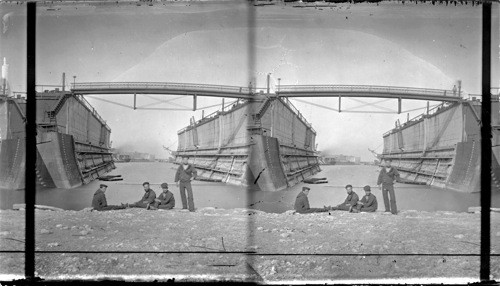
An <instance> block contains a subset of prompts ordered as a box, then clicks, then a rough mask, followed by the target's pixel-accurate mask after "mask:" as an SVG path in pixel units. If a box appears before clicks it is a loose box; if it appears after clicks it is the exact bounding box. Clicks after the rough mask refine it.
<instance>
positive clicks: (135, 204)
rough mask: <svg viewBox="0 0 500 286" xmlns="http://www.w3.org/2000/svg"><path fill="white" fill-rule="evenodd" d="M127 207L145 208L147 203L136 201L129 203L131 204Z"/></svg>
mask: <svg viewBox="0 0 500 286" xmlns="http://www.w3.org/2000/svg"><path fill="white" fill-rule="evenodd" d="M129 207H131V208H143V209H145V208H147V207H148V204H145V203H143V202H142V201H141V202H137V203H134V204H131V205H129Z"/></svg>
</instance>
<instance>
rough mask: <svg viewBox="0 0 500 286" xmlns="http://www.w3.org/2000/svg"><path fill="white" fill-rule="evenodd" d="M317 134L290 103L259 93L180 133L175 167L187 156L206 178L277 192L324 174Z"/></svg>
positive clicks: (193, 123)
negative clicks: (320, 163) (316, 147)
mask: <svg viewBox="0 0 500 286" xmlns="http://www.w3.org/2000/svg"><path fill="white" fill-rule="evenodd" d="M315 138H316V131H315V130H314V129H313V128H312V126H311V125H310V124H309V123H308V122H307V121H306V120H305V118H303V116H302V115H301V114H300V112H298V110H297V109H296V108H295V107H294V106H293V105H292V104H291V103H290V102H289V101H288V100H284V99H281V98H278V97H276V96H272V95H271V96H265V95H263V94H260V95H259V94H256V99H255V100H239V101H238V102H236V103H234V104H232V105H231V106H227V107H224V108H223V109H222V110H220V111H217V112H216V113H214V114H212V115H209V116H207V117H204V118H202V119H201V120H199V121H194V120H191V124H190V125H189V126H187V127H185V128H183V129H182V130H180V131H179V132H178V142H179V145H178V148H177V152H176V163H180V161H181V157H184V156H186V157H188V159H189V162H190V163H192V164H194V166H195V167H196V168H197V170H198V175H199V177H200V178H201V179H203V180H212V181H220V182H225V183H230V184H236V185H243V186H251V187H256V188H257V189H260V190H264V191H277V190H282V189H285V188H287V187H290V186H293V185H295V184H297V183H299V182H301V181H303V180H304V179H306V178H308V177H310V176H312V175H314V174H316V173H318V172H319V171H320V167H319V163H318V156H317V153H316V150H315Z"/></svg>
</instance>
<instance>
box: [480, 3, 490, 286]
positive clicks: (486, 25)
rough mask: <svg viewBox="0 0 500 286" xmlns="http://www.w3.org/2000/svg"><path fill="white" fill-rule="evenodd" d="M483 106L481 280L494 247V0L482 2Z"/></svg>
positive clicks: (487, 275) (487, 272)
mask: <svg viewBox="0 0 500 286" xmlns="http://www.w3.org/2000/svg"><path fill="white" fill-rule="evenodd" d="M482 8H483V17H482V18H483V27H482V34H483V45H482V85H481V89H482V96H483V100H482V107H481V123H482V124H481V264H480V270H479V277H480V279H481V281H483V282H484V281H489V280H490V251H491V249H490V248H491V240H490V239H491V238H490V231H491V220H490V208H491V137H492V136H491V2H489V1H485V2H484V3H483V7H482Z"/></svg>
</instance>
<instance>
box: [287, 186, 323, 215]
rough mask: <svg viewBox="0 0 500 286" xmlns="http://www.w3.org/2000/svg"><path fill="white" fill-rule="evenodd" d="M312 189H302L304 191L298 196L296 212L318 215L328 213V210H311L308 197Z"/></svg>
mask: <svg viewBox="0 0 500 286" xmlns="http://www.w3.org/2000/svg"><path fill="white" fill-rule="evenodd" d="M309 190H310V188H308V187H302V191H301V192H300V193H299V194H298V195H297V198H296V199H295V210H296V211H297V212H298V213H303V214H305V213H316V212H326V211H328V209H326V208H310V207H309V199H308V198H307V195H309Z"/></svg>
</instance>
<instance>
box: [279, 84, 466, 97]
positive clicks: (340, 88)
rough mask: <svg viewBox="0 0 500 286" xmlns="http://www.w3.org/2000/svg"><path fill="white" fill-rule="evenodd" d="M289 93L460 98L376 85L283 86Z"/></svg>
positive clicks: (450, 93) (443, 92)
mask: <svg viewBox="0 0 500 286" xmlns="http://www.w3.org/2000/svg"><path fill="white" fill-rule="evenodd" d="M287 92H373V93H393V94H394V93H396V94H422V95H424V94H425V95H435V96H443V95H444V96H450V97H452V96H454V97H457V96H458V91H453V90H445V89H430V88H415V87H394V86H376V85H281V86H280V89H279V92H278V94H279V93H287Z"/></svg>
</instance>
